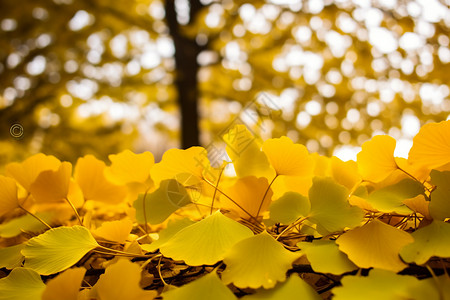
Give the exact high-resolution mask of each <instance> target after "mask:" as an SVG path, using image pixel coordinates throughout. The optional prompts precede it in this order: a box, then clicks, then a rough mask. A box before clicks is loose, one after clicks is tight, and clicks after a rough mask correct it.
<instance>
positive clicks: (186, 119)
mask: <svg viewBox="0 0 450 300" xmlns="http://www.w3.org/2000/svg"><path fill="white" fill-rule="evenodd" d="M174 2H175V1H174V0H166V2H165V10H166V20H167V25H168V26H169V30H170V35H171V36H172V39H173V42H174V45H175V64H176V74H175V76H176V78H175V86H176V89H177V93H178V103H179V106H180V115H181V126H180V131H181V147H182V148H184V149H186V148H189V147H191V146H198V145H200V142H199V134H200V130H199V113H198V98H199V91H198V81H197V73H198V70H199V65H198V63H197V55H198V54H199V53H200V51H201V50H202V46H199V45H198V44H197V43H196V41H195V38H189V37H186V36H185V35H184V34H183V32H182V28H181V26H182V25H180V24H179V23H178V21H177V13H176V11H175V3H174ZM189 2H190V19H189V22H190V23H192V22H194V20H195V18H196V15H197V14H198V12H199V11H200V10H201V9H202V7H203V5H202V4H201V3H200V1H199V0H191V1H189Z"/></svg>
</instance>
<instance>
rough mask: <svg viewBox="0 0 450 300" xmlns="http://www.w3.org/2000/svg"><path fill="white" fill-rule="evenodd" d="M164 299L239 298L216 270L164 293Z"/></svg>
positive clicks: (230, 299) (223, 299)
mask: <svg viewBox="0 0 450 300" xmlns="http://www.w3.org/2000/svg"><path fill="white" fill-rule="evenodd" d="M162 296H163V299H164V300H185V299H195V300H212V299H214V300H237V298H236V296H235V295H234V294H233V292H232V291H231V290H230V289H229V288H227V287H226V286H225V285H224V284H223V283H222V281H220V279H219V277H217V274H216V273H215V272H212V273H209V274H207V275H205V276H203V277H201V278H200V279H196V280H194V281H193V282H190V283H188V284H186V285H184V286H182V287H181V288H177V289H173V290H170V291H168V292H165V293H163V294H162Z"/></svg>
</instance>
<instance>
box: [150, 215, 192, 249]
mask: <svg viewBox="0 0 450 300" xmlns="http://www.w3.org/2000/svg"><path fill="white" fill-rule="evenodd" d="M194 223H195V222H194V221H191V220H190V219H189V218H183V219H180V220H169V224H167V227H166V228H164V229H163V230H161V231H160V232H159V239H157V240H156V241H154V242H153V243H151V244H143V245H141V247H142V249H144V250H145V251H147V252H153V251H155V250H156V249H159V247H161V246H162V245H164V244H165V243H167V242H168V241H169V240H170V239H171V238H172V237H173V236H174V235H175V234H176V233H177V232H178V231H180V230H181V229H183V228H186V227H188V226H189V225H192V224H194Z"/></svg>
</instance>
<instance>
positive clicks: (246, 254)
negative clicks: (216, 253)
mask: <svg viewBox="0 0 450 300" xmlns="http://www.w3.org/2000/svg"><path fill="white" fill-rule="evenodd" d="M301 255H302V254H301V253H298V252H297V253H294V252H291V251H289V250H286V249H285V248H284V247H283V246H282V245H281V244H280V243H278V242H277V241H276V240H275V239H274V238H273V237H272V236H271V235H269V234H268V233H267V232H265V231H264V232H263V233H261V234H258V235H255V236H252V237H249V238H247V239H244V240H242V241H240V242H238V243H237V244H235V245H234V246H233V247H232V248H231V249H230V251H229V252H228V253H227V254H226V255H225V259H224V263H225V264H226V265H227V267H226V269H225V271H224V272H223V273H222V280H223V281H224V283H225V284H230V283H233V284H234V285H235V286H237V287H239V288H247V287H249V288H253V289H257V288H259V287H264V288H265V289H269V288H272V287H274V286H275V284H276V283H277V282H279V281H281V282H282V281H284V280H285V279H286V272H287V270H289V269H290V268H291V267H292V263H293V262H294V261H295V260H296V259H298V258H299V257H300V256H301Z"/></svg>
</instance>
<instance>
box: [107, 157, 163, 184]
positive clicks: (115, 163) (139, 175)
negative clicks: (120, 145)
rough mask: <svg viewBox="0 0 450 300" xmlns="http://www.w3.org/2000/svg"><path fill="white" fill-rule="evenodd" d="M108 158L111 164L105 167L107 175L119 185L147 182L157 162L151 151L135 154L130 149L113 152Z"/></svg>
mask: <svg viewBox="0 0 450 300" xmlns="http://www.w3.org/2000/svg"><path fill="white" fill-rule="evenodd" d="M108 158H109V160H110V161H111V166H110V167H107V168H106V169H105V176H106V178H107V179H108V180H109V181H111V182H112V183H114V184H117V185H125V184H128V183H132V182H139V183H144V182H146V181H147V180H148V178H149V176H150V168H151V167H152V166H153V164H154V163H155V159H154V158H153V154H151V153H150V152H143V153H140V154H135V153H133V152H131V151H130V150H124V151H122V152H120V153H118V154H111V155H109V156H108Z"/></svg>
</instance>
